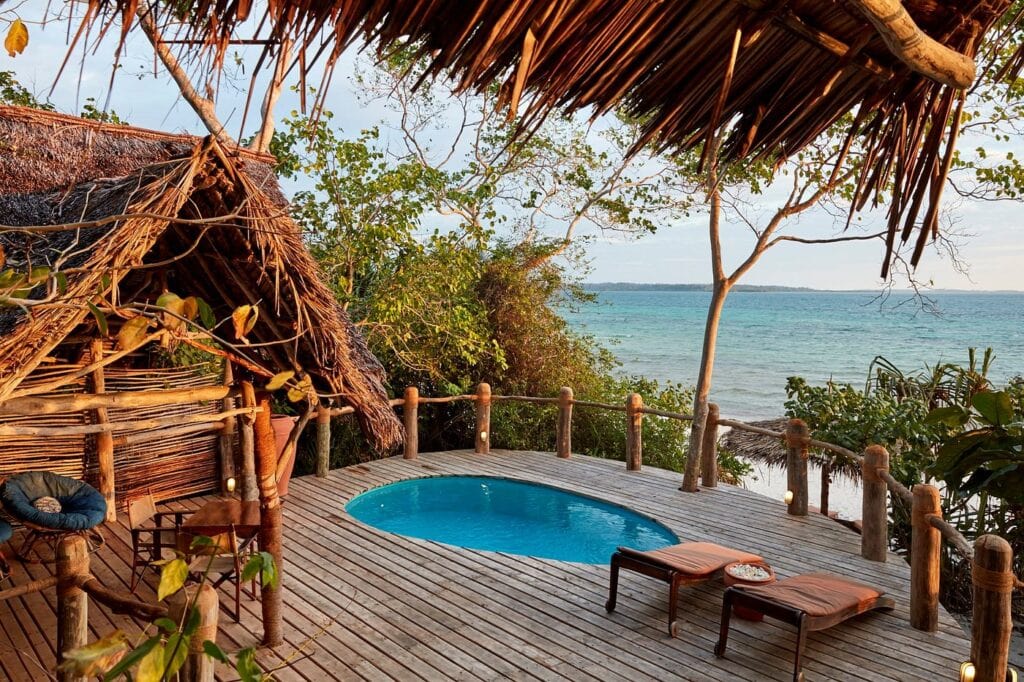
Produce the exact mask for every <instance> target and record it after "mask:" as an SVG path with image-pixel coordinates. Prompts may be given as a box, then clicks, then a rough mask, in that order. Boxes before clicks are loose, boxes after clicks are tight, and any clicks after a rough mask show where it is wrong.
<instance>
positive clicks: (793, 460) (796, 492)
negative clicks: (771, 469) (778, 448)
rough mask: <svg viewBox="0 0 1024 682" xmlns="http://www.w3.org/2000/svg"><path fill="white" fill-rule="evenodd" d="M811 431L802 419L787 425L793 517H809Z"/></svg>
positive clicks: (788, 482)
mask: <svg viewBox="0 0 1024 682" xmlns="http://www.w3.org/2000/svg"><path fill="white" fill-rule="evenodd" d="M810 437H811V431H810V429H809V428H807V424H805V423H804V422H803V420H800V419H790V420H789V423H788V424H786V448H787V453H786V483H787V490H788V491H789V492H790V493H791V494H792V500H791V501H790V502H789V508H788V509H787V512H788V513H789V514H791V515H793V516H807V454H808V453H807V441H808V440H809V439H810Z"/></svg>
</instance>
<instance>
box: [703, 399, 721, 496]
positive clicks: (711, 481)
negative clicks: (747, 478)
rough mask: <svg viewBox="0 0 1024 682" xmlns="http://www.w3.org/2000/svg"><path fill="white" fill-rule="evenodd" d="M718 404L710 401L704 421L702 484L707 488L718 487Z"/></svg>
mask: <svg viewBox="0 0 1024 682" xmlns="http://www.w3.org/2000/svg"><path fill="white" fill-rule="evenodd" d="M719 416H720V415H719V412H718V405H717V404H716V403H708V417H707V421H705V422H704V442H703V443H702V444H701V447H700V452H701V455H700V459H701V461H700V484H701V485H702V486H704V487H705V488H716V487H718V417H719Z"/></svg>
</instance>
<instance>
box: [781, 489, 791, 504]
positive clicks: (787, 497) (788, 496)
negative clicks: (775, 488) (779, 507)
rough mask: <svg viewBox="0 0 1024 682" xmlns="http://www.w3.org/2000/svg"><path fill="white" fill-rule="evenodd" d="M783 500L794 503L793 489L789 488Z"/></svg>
mask: <svg viewBox="0 0 1024 682" xmlns="http://www.w3.org/2000/svg"><path fill="white" fill-rule="evenodd" d="M782 501H783V502H785V503H786V504H793V491H792V490H787V491H786V494H785V495H783V496H782Z"/></svg>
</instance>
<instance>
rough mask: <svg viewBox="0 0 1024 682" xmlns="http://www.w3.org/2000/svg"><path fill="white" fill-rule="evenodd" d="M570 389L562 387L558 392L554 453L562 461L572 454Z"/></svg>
mask: <svg viewBox="0 0 1024 682" xmlns="http://www.w3.org/2000/svg"><path fill="white" fill-rule="evenodd" d="M572 399H573V397H572V389H571V388H569V387H568V386H562V390H561V391H559V392H558V430H557V431H556V432H555V452H556V453H558V456H559V457H562V458H563V459H564V458H566V457H568V456H569V455H570V454H571V453H572Z"/></svg>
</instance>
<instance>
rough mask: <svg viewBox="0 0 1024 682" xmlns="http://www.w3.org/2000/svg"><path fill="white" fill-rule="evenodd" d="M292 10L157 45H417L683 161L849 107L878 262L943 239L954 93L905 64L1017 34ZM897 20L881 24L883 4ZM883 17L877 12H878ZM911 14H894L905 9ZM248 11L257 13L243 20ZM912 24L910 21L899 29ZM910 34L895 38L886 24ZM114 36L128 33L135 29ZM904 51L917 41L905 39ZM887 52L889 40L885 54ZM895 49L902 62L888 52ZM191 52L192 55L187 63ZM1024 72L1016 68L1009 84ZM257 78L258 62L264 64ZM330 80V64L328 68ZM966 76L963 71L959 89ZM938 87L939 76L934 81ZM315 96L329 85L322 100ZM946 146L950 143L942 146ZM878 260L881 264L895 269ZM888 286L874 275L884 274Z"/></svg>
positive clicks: (668, 7)
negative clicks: (618, 128)
mask: <svg viewBox="0 0 1024 682" xmlns="http://www.w3.org/2000/svg"><path fill="white" fill-rule="evenodd" d="M89 4H90V5H91V6H92V8H93V9H95V10H96V11H97V12H96V14H87V15H86V16H89V17H100V19H99V21H101V22H106V21H108V20H109V21H114V20H115V19H120V14H119V13H125V14H126V15H127V16H130V15H131V13H132V12H134V11H135V8H136V6H137V4H138V3H137V2H136V1H135V0H89ZM868 4H869V3H868V2H867V1H866V0H834V1H832V2H820V1H817V0H787V1H785V2H776V1H774V0H672V1H670V2H665V1H662V0H518V1H516V2H509V0H429V1H427V0H334V1H333V2H312V1H311V0H292V1H287V2H286V1H279V2H270V3H267V5H266V6H263V7H254V5H253V3H251V2H227V1H218V2H212V3H208V2H203V3H198V2H193V3H178V4H177V5H176V6H175V7H176V11H175V13H178V12H181V13H182V14H183V15H184V14H187V11H184V12H183V11H182V9H181V8H188V7H191V12H192V15H191V16H193V17H194V18H193V19H189V20H188V23H186V24H180V23H178V22H177V20H176V19H175V18H174V16H172V14H171V13H170V12H167V11H165V12H164V14H163V15H162V16H159V17H157V20H158V21H157V23H159V24H161V25H162V26H163V27H164V34H165V35H168V36H173V37H174V38H176V39H178V40H182V41H185V42H186V43H187V42H188V41H194V44H192V45H187V44H186V46H185V47H183V50H184V51H185V52H186V53H187V54H189V55H191V56H193V57H194V55H195V50H196V45H200V44H201V45H203V46H205V48H206V49H208V50H212V51H213V53H214V56H215V57H216V58H217V59H216V63H220V62H221V61H222V60H223V57H224V55H225V53H226V50H227V49H228V46H229V41H230V39H231V38H238V37H246V38H248V37H249V36H248V35H246V36H239V35H235V32H236V30H238V28H239V25H240V23H241V22H243V21H245V20H246V19H253V20H255V23H256V25H258V26H259V27H261V29H262V30H261V31H260V32H259V33H260V34H259V36H258V37H259V38H262V39H266V40H267V41H268V43H267V47H266V51H265V52H264V54H263V57H262V58H261V60H260V64H263V65H271V64H272V63H273V62H274V61H275V59H276V55H277V54H279V51H278V45H279V44H280V42H281V41H282V40H283V39H284V38H290V39H294V40H295V41H296V44H297V45H298V47H299V52H300V53H301V54H302V58H301V59H298V60H297V64H296V67H297V69H298V70H299V71H304V70H308V69H309V68H310V66H311V65H312V64H313V63H314V62H315V61H316V58H317V57H320V56H321V55H326V57H325V59H326V61H327V62H328V63H329V64H333V63H334V61H335V60H336V59H337V57H338V56H339V55H340V53H341V51H342V50H343V49H344V48H345V47H346V46H347V45H349V44H350V43H351V42H353V41H355V40H361V41H365V42H369V43H374V44H376V45H377V46H379V48H380V49H382V50H384V49H387V48H388V47H390V46H392V45H394V44H395V43H396V42H400V41H403V42H404V41H411V42H412V43H413V44H417V45H419V46H420V52H421V55H422V56H423V57H425V58H426V59H427V60H428V62H429V63H430V64H431V67H430V69H429V71H428V74H429V75H444V76H447V77H450V78H452V79H454V80H455V81H456V82H457V83H458V85H459V87H461V88H475V89H482V88H485V87H487V86H489V85H490V84H492V83H494V82H501V83H503V92H504V94H505V98H506V101H508V102H510V103H512V105H513V107H514V106H515V104H516V103H517V102H518V101H519V99H520V95H521V94H523V95H524V96H526V99H525V100H524V102H525V104H526V106H525V107H524V109H525V121H526V122H527V123H528V124H529V122H531V121H536V120H537V119H538V118H539V117H541V116H543V115H544V114H545V113H546V112H548V111H550V110H552V109H557V110H561V111H566V112H571V111H578V110H581V109H590V110H593V111H595V112H603V111H608V110H610V109H611V108H613V107H616V106H620V105H624V106H625V108H626V109H627V110H628V111H630V112H631V113H632V114H634V115H635V116H637V117H640V118H641V119H642V120H644V121H645V122H646V123H645V125H646V139H648V140H653V141H657V142H658V143H660V144H661V145H663V146H666V147H675V148H679V149H687V148H692V147H695V146H697V145H700V144H701V143H703V142H704V141H705V140H708V139H710V138H711V136H712V135H713V134H714V133H715V131H717V130H719V129H721V128H722V127H723V126H728V127H730V130H731V133H730V134H729V137H728V139H727V140H726V142H725V145H724V147H723V153H724V156H725V158H726V159H727V160H738V159H741V158H750V157H754V158H769V159H774V158H778V157H785V156H786V155H789V154H794V153H795V152H797V151H798V150H800V149H801V148H803V147H804V146H805V145H807V144H808V143H809V142H810V141H812V140H813V139H815V138H816V137H817V136H818V135H819V134H820V133H821V132H822V131H823V130H825V129H826V128H828V127H829V126H831V125H832V124H833V123H835V122H836V121H838V120H839V118H840V117H841V116H843V115H844V114H846V113H848V112H851V111H854V112H855V113H856V120H855V121H854V122H853V124H852V126H851V128H850V135H851V138H852V137H855V136H859V137H860V138H861V140H862V142H863V146H864V147H866V163H865V165H864V167H863V170H862V171H861V174H860V178H859V184H858V188H857V196H856V197H855V200H854V202H853V204H854V206H855V207H856V208H858V209H859V208H861V207H863V206H864V204H866V203H867V202H868V201H871V200H872V199H871V197H873V196H874V197H876V198H877V196H878V195H877V193H876V190H882V189H884V188H885V187H886V185H887V183H888V179H889V178H890V177H891V178H893V179H894V182H895V190H893V191H886V192H885V195H886V196H887V197H891V201H890V202H889V203H888V207H889V217H890V222H889V230H890V235H889V241H888V249H889V251H890V252H891V250H892V249H893V248H894V244H895V241H896V238H897V235H898V236H899V237H900V239H901V240H903V241H906V240H907V239H909V238H910V236H911V235H912V234H913V232H914V230H915V229H918V239H917V242H916V245H915V251H914V254H913V257H912V260H913V262H914V263H915V264H916V263H917V260H918V258H919V257H920V254H921V251H922V249H923V247H924V245H925V243H926V242H927V241H928V239H929V237H930V236H932V235H933V234H935V231H936V230H937V226H938V213H937V208H938V203H939V200H940V195H941V188H942V186H943V185H944V183H945V177H946V173H947V171H948V167H949V162H950V159H951V155H952V147H953V142H950V140H951V139H952V140H953V141H955V137H956V131H957V129H958V124H957V122H956V119H958V118H959V116H958V115H954V112H956V111H957V107H958V103H959V102H960V101H962V100H961V97H962V95H963V90H958V89H956V88H954V87H951V86H948V85H943V84H941V83H940V82H937V80H932V79H930V78H929V77H925V76H923V75H921V74H920V73H917V72H916V71H914V70H912V69H911V67H910V66H908V64H909V63H910V62H908V61H907V56H906V53H907V52H908V51H911V50H914V49H918V48H920V45H921V44H922V43H923V44H926V45H934V46H935V47H937V48H938V49H942V50H944V49H946V48H950V50H951V52H949V53H950V54H953V53H954V52H955V53H957V54H956V56H958V57H961V58H963V61H967V62H968V63H970V59H973V58H974V57H975V56H976V55H977V53H978V50H979V47H980V45H981V43H982V40H983V38H984V37H985V36H986V34H987V33H989V31H990V30H992V29H993V27H995V26H997V24H998V22H1000V20H1005V23H1008V24H1010V25H1016V24H1019V23H1020V22H1021V18H1022V17H1021V15H1012V16H1011V15H1010V14H1009V13H1010V11H1011V6H1012V2H1011V0H983V1H980V2H957V1H955V0H905V2H902V3H900V2H896V3H895V4H893V3H880V2H879V1H878V0H872V2H871V3H870V4H872V5H873V7H874V10H873V11H874V13H872V12H871V11H869V8H868V7H867V5H868ZM883 5H884V6H885V7H896V8H899V10H898V11H897V12H896V13H894V14H892V15H891V16H882V14H880V12H881V9H880V8H882V6H883ZM883 9H884V8H883ZM904 9H905V10H906V13H907V14H903V10H904ZM250 14H251V15H252V16H250ZM904 19H906V20H907V21H904ZM886 21H888V22H890V23H891V24H896V23H902V24H903V26H904V28H905V27H906V26H907V25H908V24H910V25H913V24H914V23H916V26H914V27H913V30H914V31H915V34H914V35H913V36H911V37H910V38H907V37H901V38H898V39H894V38H893V36H892V35H891V34H890V35H888V36H883V34H884V33H885V31H883V29H882V27H881V26H879V23H880V22H886ZM123 30H124V31H125V32H127V30H128V27H127V26H124V27H123ZM911 38H912V39H911ZM887 41H888V42H887ZM900 50H902V51H903V54H902V55H901V56H900V57H897V56H896V55H897V54H899V53H900ZM188 51H191V52H188ZM1021 64H1024V61H1022V60H1021V59H1020V58H1019V56H1018V57H1015V58H1014V59H1011V62H1010V66H1011V68H1010V71H1014V70H1016V69H1017V68H1019V67H1020V66H1021ZM258 66H259V65H257V68H258ZM329 72H330V69H328V73H329ZM969 77H970V76H969V75H968V78H969ZM932 78H935V76H932ZM322 92H323V88H321V93H322ZM947 143H948V144H947ZM888 260H889V258H888V256H887V258H886V263H888ZM883 274H884V273H883Z"/></svg>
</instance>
